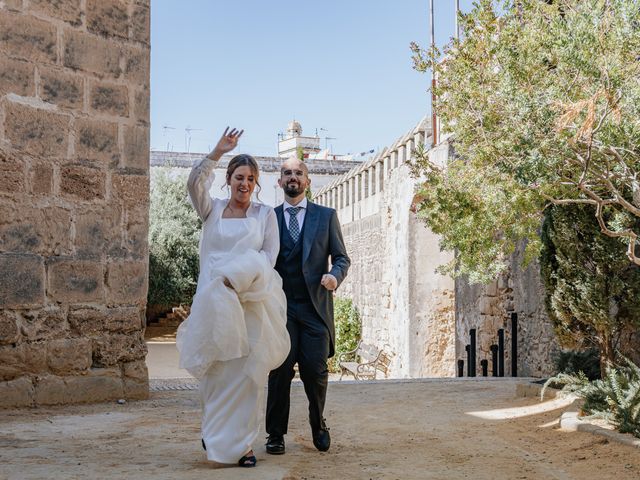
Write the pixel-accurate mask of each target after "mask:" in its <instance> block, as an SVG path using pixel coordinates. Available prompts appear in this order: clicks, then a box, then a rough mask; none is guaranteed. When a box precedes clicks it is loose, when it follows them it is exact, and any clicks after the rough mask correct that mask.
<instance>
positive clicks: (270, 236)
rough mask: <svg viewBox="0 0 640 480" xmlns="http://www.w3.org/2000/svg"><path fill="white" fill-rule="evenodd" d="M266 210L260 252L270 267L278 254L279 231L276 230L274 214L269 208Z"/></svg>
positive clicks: (276, 223)
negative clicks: (269, 263)
mask: <svg viewBox="0 0 640 480" xmlns="http://www.w3.org/2000/svg"><path fill="white" fill-rule="evenodd" d="M266 208H267V209H268V210H267V214H266V218H265V226H264V240H263V242H262V251H263V252H264V253H265V255H266V256H267V258H268V259H269V261H270V262H271V266H275V264H276V260H277V259H278V253H279V252H280V230H279V229H278V219H277V218H276V212H275V211H274V210H273V208H271V207H266Z"/></svg>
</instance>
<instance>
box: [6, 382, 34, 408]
mask: <svg viewBox="0 0 640 480" xmlns="http://www.w3.org/2000/svg"><path fill="white" fill-rule="evenodd" d="M34 396H35V389H34V388H33V382H32V380H31V378H29V377H20V378H16V379H15V380H10V381H8V382H0V408H12V407H28V406H31V405H33V400H34Z"/></svg>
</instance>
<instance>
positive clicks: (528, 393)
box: [516, 382, 560, 400]
mask: <svg viewBox="0 0 640 480" xmlns="http://www.w3.org/2000/svg"><path fill="white" fill-rule="evenodd" d="M541 391H542V385H540V384H539V383H534V382H529V383H518V384H517V385H516V396H518V397H525V398H528V397H535V398H537V399H538V400H539V399H540V392H541ZM559 392H560V390H557V389H555V388H547V389H546V390H545V392H544V400H550V399H553V398H556V397H557V396H558V393H559Z"/></svg>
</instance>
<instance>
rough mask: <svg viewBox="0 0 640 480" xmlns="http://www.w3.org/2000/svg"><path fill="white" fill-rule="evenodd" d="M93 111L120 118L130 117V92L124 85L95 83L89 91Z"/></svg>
mask: <svg viewBox="0 0 640 480" xmlns="http://www.w3.org/2000/svg"><path fill="white" fill-rule="evenodd" d="M89 105H91V108H92V109H93V111H95V112H98V113H107V114H110V115H117V116H120V117H127V116H129V91H128V90H127V87H126V86H124V85H113V84H107V83H94V84H92V85H91V87H90V89H89Z"/></svg>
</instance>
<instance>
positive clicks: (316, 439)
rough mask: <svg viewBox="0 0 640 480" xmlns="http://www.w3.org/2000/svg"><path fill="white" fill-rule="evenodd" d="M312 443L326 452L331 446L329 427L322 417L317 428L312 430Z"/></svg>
mask: <svg viewBox="0 0 640 480" xmlns="http://www.w3.org/2000/svg"><path fill="white" fill-rule="evenodd" d="M312 434H313V445H314V446H315V447H316V448H317V449H318V450H320V451H321V452H326V451H327V450H329V447H330V446H331V435H329V427H327V425H326V424H325V423H324V419H322V425H321V426H320V428H319V429H318V430H313V431H312Z"/></svg>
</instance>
